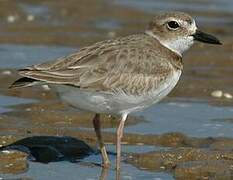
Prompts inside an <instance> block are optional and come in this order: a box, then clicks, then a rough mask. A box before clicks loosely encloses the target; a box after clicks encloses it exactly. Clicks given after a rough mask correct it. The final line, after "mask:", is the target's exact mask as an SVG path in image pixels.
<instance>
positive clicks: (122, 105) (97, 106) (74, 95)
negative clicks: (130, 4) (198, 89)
mask: <svg viewBox="0 0 233 180" xmlns="http://www.w3.org/2000/svg"><path fill="white" fill-rule="evenodd" d="M180 75H181V71H174V73H173V74H172V75H171V76H170V77H169V78H167V80H166V81H165V82H164V83H162V84H161V86H159V87H158V88H157V89H155V90H153V91H151V92H148V94H144V95H141V96H133V95H126V94H124V93H122V94H112V93H104V92H93V91H84V90H80V89H79V88H75V87H71V86H65V85H55V86H56V88H57V90H58V92H59V94H60V97H61V98H62V99H63V100H64V101H66V102H68V103H69V104H71V105H72V106H75V107H77V108H80V109H83V110H87V111H92V112H96V113H107V114H123V113H127V114H129V113H131V112H135V111H139V110H142V109H145V108H147V107H149V106H151V105H152V104H154V103H157V102H158V101H160V100H161V99H162V98H164V97H165V96H166V95H167V94H168V93H169V92H170V91H171V90H172V89H173V88H174V87H175V85H176V84H177V82H178V80H179V77H180Z"/></svg>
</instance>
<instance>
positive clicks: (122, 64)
mask: <svg viewBox="0 0 233 180" xmlns="http://www.w3.org/2000/svg"><path fill="white" fill-rule="evenodd" d="M195 40H197V41H201V42H204V43H210V44H221V43H220V41H219V40H218V39H217V38H215V37H214V36H212V35H209V34H206V33H203V32H201V31H199V30H198V28H197V26H196V23H195V21H194V19H193V18H192V17H191V16H190V15H188V14H186V13H183V12H166V13H162V14H159V15H156V16H155V17H154V19H153V20H152V21H151V22H150V23H149V25H148V27H147V28H146V31H145V32H144V33H141V34H135V35H129V36H126V37H119V38H116V39H111V40H106V41H102V42H97V43H95V44H93V45H90V46H87V47H84V48H82V49H80V50H79V51H77V52H75V53H73V54H71V55H69V56H66V57H63V58H59V59H56V60H55V61H51V62H47V63H43V64H39V65H32V66H29V67H26V68H24V69H21V70H19V74H20V75H21V76H23V77H22V78H21V79H19V80H17V81H15V82H14V83H13V84H12V86H11V88H18V87H25V86H32V85H35V84H38V83H47V84H51V85H52V86H54V87H55V88H56V89H57V91H58V92H59V94H60V97H61V98H62V99H63V100H64V101H66V102H68V103H70V104H71V105H73V106H75V107H77V108H80V109H84V110H88V111H91V112H94V113H95V116H94V118H93V125H94V129H95V132H96V136H97V139H98V144H99V147H100V151H101V155H102V164H103V166H104V167H109V165H110V161H109V158H108V156H107V152H106V148H105V145H104V142H103V139H102V136H101V129H100V113H107V114H118V115H120V116H121V119H120V121H119V126H118V128H117V142H116V147H117V150H116V151H117V158H116V159H117V160H116V168H117V170H119V169H120V159H121V138H122V136H123V128H124V123H125V121H126V119H127V116H128V114H130V113H132V112H135V111H139V110H143V109H145V108H147V107H149V106H151V105H153V104H155V103H157V102H158V101H160V100H161V99H162V98H164V97H165V96H166V95H167V94H168V93H169V92H170V91H171V90H172V89H173V88H174V87H175V85H176V84H177V82H178V80H179V78H180V75H181V72H182V70H183V63H182V54H183V53H184V52H185V51H186V50H187V49H189V48H190V46H191V45H192V44H193V43H194V41H195Z"/></svg>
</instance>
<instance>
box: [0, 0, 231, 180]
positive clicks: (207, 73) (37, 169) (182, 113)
mask: <svg viewBox="0 0 233 180" xmlns="http://www.w3.org/2000/svg"><path fill="white" fill-rule="evenodd" d="M77 2H80V4H81V6H74V1H72V0H68V1H66V2H62V1H59V3H54V1H49V0H46V1H45V2H44V3H43V4H42V3H40V2H39V1H38V2H37V1H30V0H27V1H26V0H25V1H24V0H22V1H21V2H20V3H17V2H13V3H11V4H8V5H4V6H3V4H2V6H1V4H0V6H1V7H0V8H1V9H0V10H1V12H2V14H0V17H1V18H2V19H5V20H6V19H7V16H8V15H9V14H10V13H11V12H12V9H11V8H12V7H14V11H15V13H16V14H17V16H16V21H15V22H13V23H7V22H6V21H3V22H2V23H1V24H0V26H1V28H0V43H1V44H0V57H1V58H0V130H1V132H0V145H1V146H2V145H7V144H10V143H13V142H17V141H18V140H20V139H23V138H26V137H31V136H32V137H34V136H42V135H43V136H46V135H50V136H61V137H63V136H71V137H74V138H76V139H81V140H83V141H84V142H86V143H87V144H89V145H90V146H91V147H92V148H93V149H95V150H96V148H95V147H96V140H95V136H94V133H93V128H92V124H91V121H90V120H89V119H91V115H90V114H85V113H82V112H80V111H76V110H75V109H73V108H72V107H70V106H68V105H66V104H64V103H62V102H61V101H60V100H59V98H58V97H57V94H56V92H55V91H54V90H53V89H47V88H44V87H40V86H39V87H34V88H25V89H18V90H8V87H9V85H10V84H11V83H12V82H13V81H14V80H16V79H17V77H18V75H17V74H16V71H15V70H16V69H18V68H22V67H24V66H27V65H31V64H35V63H41V62H45V61H47V60H50V59H55V58H58V57H61V56H66V55H68V54H69V53H71V52H74V51H76V50H78V49H79V48H80V47H82V46H84V45H87V44H90V43H93V42H96V41H99V40H103V39H107V38H112V37H115V36H120V35H126V34H131V33H135V32H140V31H142V30H143V28H144V27H145V26H146V24H147V22H148V20H150V19H151V17H152V16H153V14H155V13H156V12H158V11H163V10H182V11H186V12H189V13H191V14H192V15H193V16H195V17H196V19H197V21H198V24H199V25H200V26H201V28H202V29H204V30H206V31H208V32H211V33H212V34H216V35H217V36H218V37H219V38H220V39H221V40H222V41H223V44H224V45H223V46H217V47H216V46H208V45H203V44H197V45H195V46H194V47H193V48H192V49H191V50H190V51H189V52H188V53H186V54H185V56H184V73H183V75H182V78H181V80H180V82H179V83H178V85H177V87H176V88H175V89H174V91H173V92H172V93H171V94H170V95H169V97H167V98H166V99H165V100H163V101H162V102H160V103H159V104H157V105H154V106H152V107H151V108H149V109H146V110H145V111H143V112H138V113H135V114H132V116H131V117H130V119H129V121H127V124H126V128H125V137H124V140H123V142H124V144H125V145H123V154H124V159H125V160H124V161H123V162H122V171H121V177H122V179H126V180H127V179H156V180H159V179H168V180H170V179H175V178H176V179H179V178H178V177H180V176H178V175H177V174H176V168H173V169H169V167H166V168H167V169H166V168H165V169H158V168H157V162H156V161H157V158H156V157H157V156H155V159H154V164H153V160H152V165H151V164H150V165H148V166H147V165H146V164H144V162H143V160H142V162H141V161H140V160H138V162H133V161H130V160H128V159H130V157H131V156H132V157H137V156H140V155H141V156H142V157H143V156H145V158H146V157H147V156H148V153H149V152H152V155H154V153H155V154H156V152H161V153H163V152H166V151H167V150H168V149H169V150H171V151H172V150H175V149H176V148H181V147H185V148H186V147H188V148H193V149H195V148H200V149H201V150H202V148H203V147H205V148H204V149H205V150H208V151H210V152H213V151H214V152H215V151H218V153H223V152H226V151H227V150H232V149H233V139H232V137H233V133H232V132H233V123H232V118H233V106H232V105H233V99H231V98H224V97H222V98H215V97H212V96H211V92H212V91H214V90H221V91H223V92H224V93H230V94H233V79H232V75H233V68H232V67H233V53H232V50H233V38H232V37H233V36H232V35H233V30H232V29H233V18H232V17H233V3H232V1H231V0H224V1H217V0H215V1H210V0H206V1H198V0H197V1H183V0H177V1H171V0H166V1H163V2H158V1H153V0H146V1H139V0H126V1H125V0H124V1H123V0H117V1H106V2H105V1H104V2H103V1H99V0H97V1H88V2H87V1H75V3H77ZM0 3H3V2H0ZM28 15H33V16H34V17H35V19H34V20H33V21H27V20H26V19H27V16H28ZM117 123H118V121H117V118H113V119H112V118H111V117H107V116H104V118H103V127H104V136H105V137H104V138H105V141H106V142H107V144H108V146H107V149H108V151H109V152H110V154H111V155H110V159H111V161H112V164H113V165H112V167H111V168H110V170H109V171H108V172H107V173H106V172H102V176H104V175H105V174H107V175H106V176H107V178H106V177H105V178H104V177H103V178H102V179H115V170H114V167H115V165H114V164H115V163H114V160H115V145H114V143H115V135H114V133H115V127H116V125H117ZM173 132H175V133H173ZM44 146H47V144H44ZM207 154H211V153H208V152H207ZM149 155H150V153H149ZM149 157H150V156H149ZM229 157H230V156H229ZM151 158H154V156H152V157H151ZM135 159H136V160H137V158H135ZM142 159H143V158H142ZM207 159H208V158H207ZM210 159H211V158H210ZM230 159H231V158H230ZM228 160H229V159H228ZM186 161H187V162H189V161H190V159H189V160H185V162H186ZM229 161H230V162H231V160H229ZM99 162H100V155H99V154H98V153H94V154H92V155H90V156H88V157H86V158H84V159H82V160H81V161H80V162H76V163H70V162H67V161H61V162H50V163H48V164H43V163H38V162H30V161H29V162H28V163H29V166H28V169H24V171H19V172H18V173H17V174H15V173H13V172H15V171H11V170H9V171H7V172H10V173H4V172H6V171H2V169H3V168H2V164H1V163H0V178H6V179H7V178H10V179H12V178H14V179H15V178H21V177H28V178H32V179H43V180H44V179H65V178H66V179H67V177H69V179H89V180H90V179H101V178H100V177H101V170H102V169H101V168H100V166H99V165H98V163H99ZM9 163H10V162H9ZM150 163H151V162H150ZM12 164H13V166H14V163H12ZM96 164H97V165H96ZM148 164H149V163H148ZM164 164H166V162H164ZM151 166H152V167H151ZM9 167H10V166H9ZM175 167H176V166H175ZM177 167H180V164H177ZM224 167H225V166H224ZM187 168H188V166H187ZM224 170H226V171H228V170H229V169H227V168H226V169H224ZM1 172H2V174H1ZM197 175H198V174H197ZM217 175H218V174H217ZM217 175H216V177H218V176H217ZM216 177H215V178H216ZM227 178H228V177H227ZM230 178H231V177H230ZM186 179H187V178H186ZM194 179H195V178H194Z"/></svg>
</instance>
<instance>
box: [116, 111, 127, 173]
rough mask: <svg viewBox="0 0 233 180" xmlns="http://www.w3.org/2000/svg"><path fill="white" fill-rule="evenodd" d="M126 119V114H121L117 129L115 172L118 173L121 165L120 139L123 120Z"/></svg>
mask: <svg viewBox="0 0 233 180" xmlns="http://www.w3.org/2000/svg"><path fill="white" fill-rule="evenodd" d="M126 119H127V114H123V115H122V118H121V121H120V124H119V126H118V128H117V159H116V170H117V171H118V172H119V170H120V163H121V139H122V137H123V130H124V124H125V120H126Z"/></svg>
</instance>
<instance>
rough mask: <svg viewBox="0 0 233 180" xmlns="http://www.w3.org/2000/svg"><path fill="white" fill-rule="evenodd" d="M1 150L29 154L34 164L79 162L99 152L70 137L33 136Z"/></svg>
mask: <svg viewBox="0 0 233 180" xmlns="http://www.w3.org/2000/svg"><path fill="white" fill-rule="evenodd" d="M0 150H17V151H21V152H25V153H27V154H28V159H29V160H30V161H34V162H40V163H50V162H58V161H69V162H72V163H76V162H79V161H80V160H81V159H83V158H85V157H88V156H90V155H92V154H98V153H99V152H98V151H96V150H94V149H92V148H91V147H90V146H89V145H88V144H86V143H85V142H84V141H82V140H79V139H76V138H73V137H69V136H63V137H58V136H32V137H27V138H24V139H21V140H19V141H16V142H14V143H12V144H10V145H7V146H4V147H1V149H0Z"/></svg>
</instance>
